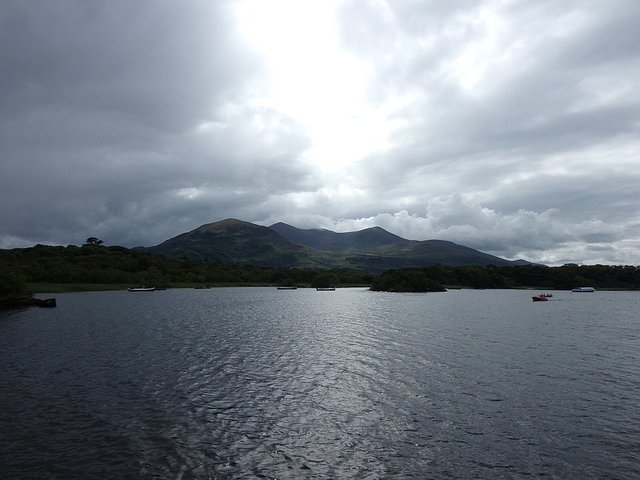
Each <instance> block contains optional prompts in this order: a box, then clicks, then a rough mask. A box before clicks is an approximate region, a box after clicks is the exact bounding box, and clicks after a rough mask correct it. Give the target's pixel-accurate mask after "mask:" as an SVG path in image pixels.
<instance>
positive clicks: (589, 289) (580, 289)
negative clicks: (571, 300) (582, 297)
mask: <svg viewBox="0 0 640 480" xmlns="http://www.w3.org/2000/svg"><path fill="white" fill-rule="evenodd" d="M571 291H572V292H575V293H580V292H582V293H593V292H595V291H596V289H595V288H593V287H578V288H574V289H572V290H571Z"/></svg>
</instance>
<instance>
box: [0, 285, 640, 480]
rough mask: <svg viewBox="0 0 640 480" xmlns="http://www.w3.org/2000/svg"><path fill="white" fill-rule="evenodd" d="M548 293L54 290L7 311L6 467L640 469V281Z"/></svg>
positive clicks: (2, 449) (259, 474) (556, 474)
mask: <svg viewBox="0 0 640 480" xmlns="http://www.w3.org/2000/svg"><path fill="white" fill-rule="evenodd" d="M535 293H537V292H528V291H516V290H451V291H449V292H446V293H430V294H398V293H384V292H371V291H369V290H368V289H361V288H357V289H338V290H336V291H335V292H317V291H315V290H312V289H298V290H276V289H275V288H214V289H208V290H196V289H193V290H191V289H175V290H166V291H157V292H149V293H129V292H95V293H93V292H92V293H77V294H57V295H56V298H57V303H58V307H57V308H55V309H38V308H32V309H27V310H20V311H14V312H3V313H0V389H1V392H2V395H1V398H0V471H1V472H2V476H3V477H4V478H21V479H29V478H58V479H71V478H78V479H104V478H118V479H127V478H132V479H139V478H163V479H164V478H170V479H191V478H197V479H205V478H222V479H225V478H234V479H235V478H369V479H375V478H421V479H428V478H434V479H447V478H465V479H466V478H483V479H491V478H505V479H506V478H509V479H512V478H515V479H519V478H537V477H546V478H557V479H591V478H592V479H602V478H610V479H632V478H633V479H637V478H640V314H639V313H640V292H597V293H570V292H553V294H554V296H553V298H552V299H551V300H550V301H548V302H536V303H534V302H532V301H531V295H532V294H535ZM44 297H46V295H40V298H44Z"/></svg>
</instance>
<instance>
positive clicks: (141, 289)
mask: <svg viewBox="0 0 640 480" xmlns="http://www.w3.org/2000/svg"><path fill="white" fill-rule="evenodd" d="M155 289H156V287H129V288H127V290H129V291H130V292H153V291H154V290H155Z"/></svg>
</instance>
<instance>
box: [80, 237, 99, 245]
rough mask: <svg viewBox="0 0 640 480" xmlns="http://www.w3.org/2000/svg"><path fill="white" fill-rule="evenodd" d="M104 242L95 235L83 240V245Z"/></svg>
mask: <svg viewBox="0 0 640 480" xmlns="http://www.w3.org/2000/svg"><path fill="white" fill-rule="evenodd" d="M103 243H104V242H103V241H102V240H100V239H99V238H97V237H89V238H87V239H86V240H85V242H84V244H85V245H102V244H103Z"/></svg>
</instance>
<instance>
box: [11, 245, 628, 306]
mask: <svg viewBox="0 0 640 480" xmlns="http://www.w3.org/2000/svg"><path fill="white" fill-rule="evenodd" d="M142 285H147V286H156V287H184V286H187V287H193V286H203V285H214V286H230V285H281V286H286V285H292V286H293V285H295V286H314V287H316V286H317V287H328V286H332V287H340V286H351V285H371V286H372V289H374V290H389V291H437V290H439V289H440V288H441V287H442V286H443V285H445V286H449V287H453V286H460V287H469V288H543V289H560V290H568V289H571V288H573V287H576V286H583V285H592V286H594V287H596V288H597V289H618V290H623V289H640V267H634V266H616V265H614V266H607V265H582V266H579V265H574V264H569V265H564V266H562V267H544V266H539V265H518V266H500V267H496V266H491V265H490V266H477V265H466V266H451V265H438V266H430V267H423V268H403V269H396V270H389V271H387V272H385V273H383V274H381V275H376V274H371V273H367V272H363V271H360V270H354V269H347V268H333V269H326V268H325V269H323V268H293V267H267V266H264V267H258V266H250V265H239V264H235V265H223V264H221V263H216V262H211V261H192V260H186V259H176V258H169V257H164V256H161V255H155V254H152V253H149V252H148V251H145V250H143V249H127V248H124V247H118V246H109V247H107V246H104V245H101V244H100V243H98V242H87V243H85V245H83V246H82V247H78V246H73V245H70V246H67V247H52V246H45V245H36V246H35V247H30V248H20V249H13V250H0V299H8V298H27V297H29V296H30V291H39V292H58V291H70V290H73V291H82V290H105V289H124V288H126V287H127V286H142Z"/></svg>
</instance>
